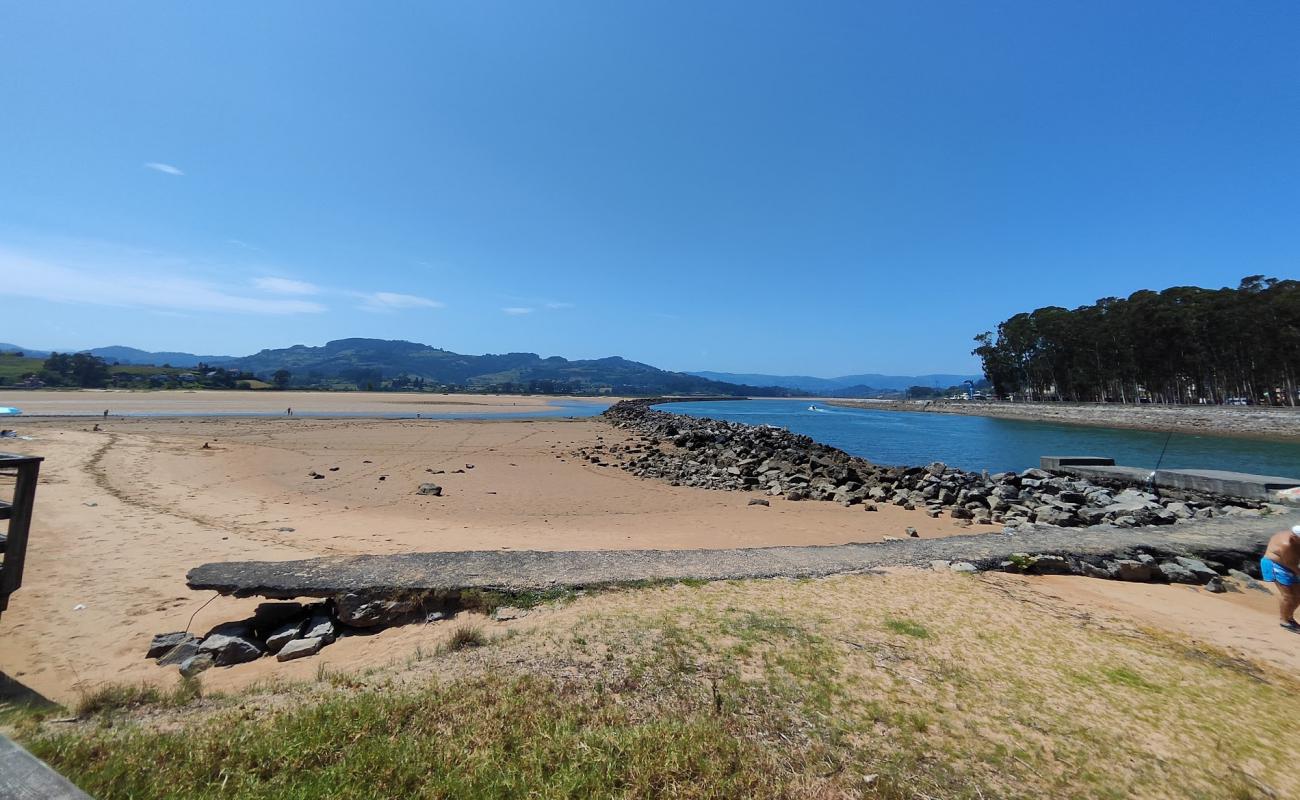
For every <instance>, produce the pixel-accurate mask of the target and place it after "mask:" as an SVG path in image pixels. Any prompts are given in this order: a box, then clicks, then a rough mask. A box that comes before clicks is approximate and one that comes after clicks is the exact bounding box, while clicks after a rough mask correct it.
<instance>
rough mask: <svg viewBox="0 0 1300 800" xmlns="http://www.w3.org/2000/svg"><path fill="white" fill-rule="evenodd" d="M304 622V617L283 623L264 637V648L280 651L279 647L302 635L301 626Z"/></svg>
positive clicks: (274, 651) (305, 622) (273, 651)
mask: <svg viewBox="0 0 1300 800" xmlns="http://www.w3.org/2000/svg"><path fill="white" fill-rule="evenodd" d="M306 624H307V620H306V619H305V618H304V619H296V620H290V621H288V622H286V623H284V624H283V625H281V626H280V627H278V628H276V629H275V630H274V631H272V632H271V634H270V635H269V636H267V637H266V649H267V650H269V651H271V652H272V653H278V652H280V649H281V648H283V647H284V646H285V645H286V644H288V643H289V642H292V641H293V640H294V639H297V638H298V637H299V636H301V635H302V629H303V626H304V625H306Z"/></svg>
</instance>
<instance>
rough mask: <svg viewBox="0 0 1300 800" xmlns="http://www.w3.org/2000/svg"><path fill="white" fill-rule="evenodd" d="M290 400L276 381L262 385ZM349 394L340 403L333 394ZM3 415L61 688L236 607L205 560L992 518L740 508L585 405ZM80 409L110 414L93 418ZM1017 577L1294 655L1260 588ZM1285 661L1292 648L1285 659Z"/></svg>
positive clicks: (51, 675)
mask: <svg viewBox="0 0 1300 800" xmlns="http://www.w3.org/2000/svg"><path fill="white" fill-rule="evenodd" d="M196 394H199V395H200V397H202V395H203V393H196ZM211 394H217V395H218V396H216V397H211V396H210V395H209V396H208V397H203V398H202V400H201V401H200V400H193V399H191V397H190V396H189V395H184V394H171V395H161V394H159V395H152V396H151V395H139V396H133V395H123V394H117V393H115V394H113V395H109V396H110V397H112V399H113V406H114V407H117V408H121V409H127V408H132V407H134V408H140V409H145V408H151V407H156V406H157V405H158V404H160V403H164V402H171V403H172V405H171V406H165V407H168V408H175V407H182V406H184V405H185V404H187V403H191V402H205V403H215V404H218V405H219V406H220V407H221V408H223V409H225V410H229V411H245V410H248V409H249V406H247V405H241V399H239V398H235V397H226V396H224V393H211ZM103 396H104V395H102V394H100V393H94V394H91V395H90V396H85V395H82V396H78V395H77V394H73V393H69V394H68V395H67V398H66V399H62V398H59V397H57V396H55V397H54V399H52V400H49V401H45V402H48V403H49V404H50V405H46V406H42V405H40V404H34V403H32V402H31V401H28V402H27V403H26V405H27V406H28V407H37V408H46V409H48V408H50V407H51V406H53V405H54V404H57V403H64V405H63V406H61V407H62V408H64V409H81V408H93V407H94V406H96V405H102V404H101V403H98V401H99V398H100V397H103ZM34 397H35V396H33V398H34ZM283 398H284V395H278V396H277V397H276V401H275V404H276V405H280V404H281V403H283V402H286V401H285V400H284V399H283ZM317 398H320V399H321V400H320V404H319V405H318V406H317V408H322V409H324V408H329V409H336V410H345V411H358V410H368V409H369V410H372V409H374V408H376V407H384V408H391V407H394V406H397V407H404V408H405V407H412V406H410V405H407V404H408V403H409V402H410V401H408V400H407V399H406V398H403V397H400V396H399V397H397V398H394V397H392V396H391V395H380V396H366V395H356V396H353V395H309V396H304V399H299V398H295V399H294V401H293V402H295V403H297V404H298V405H299V406H301V407H303V408H307V407H308V405H309V402H310V401H311V400H315V399H317ZM349 399H355V404H352V403H348V402H343V401H346V400H349ZM128 400H129V401H132V402H134V403H135V405H134V406H132V405H131V404H130V403H128ZM421 400H422V401H423V402H428V401H427V400H425V399H424V398H423V397H422V398H421ZM325 401H329V402H332V403H334V405H329V406H327V405H325ZM6 402H7V401H6ZM455 402H459V401H455ZM474 402H476V403H478V404H479V405H477V407H476V408H475V409H474V410H512V409H514V408H518V406H511V405H505V404H506V403H518V402H532V403H533V405H531V406H530V407H531V408H538V409H543V408H545V399H544V398H514V397H511V398H474ZM494 404H495V405H494ZM421 407H428V406H421ZM64 413H75V412H71V411H65V412H64ZM14 423H15V425H16V426H17V427H18V428H19V429H20V433H22V434H23V436H25V437H29V438H25V439H19V440H6V441H5V442H4V443H3V444H4V448H5V449H7V450H13V451H19V452H26V453H33V454H39V455H42V456H44V457H45V459H46V461H45V464H44V467H43V469H42V473H41V483H40V488H39V491H38V495H37V509H36V516H35V522H34V525H33V529H32V539H31V546H30V550H29V554H28V560H27V572H26V577H25V581H24V586H23V588H22V589H21V590H20V591H19V592H18V593H17V594H15V595H14V596H13V598H12V600H11V606H10V610H9V611H7V612H6V613H5V615H4V617H3V620H0V642H3V647H0V670H2V671H3V672H4V673H6V674H7V675H9V676H11V677H13V678H15V679H17V680H18V681H20V682H22V683H23V684H25V685H26V686H28V687H30V688H32V689H34V690H36V691H37V692H40V693H41V694H43V695H45V696H47V697H50V698H53V699H55V700H59V701H71V700H75V698H76V697H77V696H78V695H79V694H81V693H83V692H85V691H88V690H90V689H93V688H94V687H96V686H99V685H101V684H103V683H106V682H109V681H119V682H120V681H128V682H135V681H148V682H157V683H161V684H169V683H171V682H172V681H173V680H174V670H170V669H162V668H159V667H157V666H155V665H154V664H153V663H152V662H149V661H146V660H145V659H144V657H143V654H144V652H145V649H146V648H147V645H148V642H149V640H150V638H151V637H152V636H153V635H154V634H156V633H160V632H165V631H173V630H182V629H189V630H192V631H198V632H203V631H206V630H208V629H209V628H210V627H212V626H213V625H216V624H218V623H221V622H225V621H229V620H234V619H239V618H241V617H243V616H245V615H246V614H247V613H248V612H250V611H251V609H252V607H253V606H254V605H255V604H256V603H257V600H255V599H249V600H237V599H231V598H222V597H217V598H214V597H213V595H211V594H207V593H197V592H192V591H190V590H189V589H188V588H187V587H186V585H185V573H186V572H187V571H188V570H189V569H190V568H191V567H194V566H197V565H198V564H201V563H204V562H209V561H222V560H247V559H265V560H289V559H298V558H306V557H312V556H320V555H331V554H362V553H401V552H416V551H433V550H483V549H510V548H514V549H533V550H583V549H620V548H628V549H632V548H637V549H639V548H656V549H675V548H727V547H758V546H774V545H809V544H843V543H847V542H872V541H881V540H883V539H884V538H885V537H889V536H892V537H903V536H905V535H906V533H905V531H906V528H908V527H909V526H910V527H913V528H915V529H916V530H917V532H918V533H919V534H920V536H921V537H923V538H931V537H942V536H951V535H955V534H967V533H971V532H977V531H979V530H981V529H982V528H984V527H985V526H977V527H976V528H974V529H971V528H962V527H958V526H957V525H955V524H954V521H953V520H951V519H948V518H946V517H945V518H940V519H931V518H930V517H927V516H926V515H925V514H924V513H923V512H922V511H919V510H918V511H906V510H904V509H902V508H900V507H897V506H893V505H881V507H880V510H879V511H877V512H874V513H868V512H864V511H863V510H862V508H861V507H850V508H846V507H843V506H840V505H838V504H835V503H809V502H799V503H794V502H788V501H786V500H784V499H783V498H771V500H770V502H771V506H770V507H762V506H750V505H748V501H749V499H750V497H751V496H752V495H750V494H748V493H743V492H718V491H709V490H705V489H696V488H687V487H672V486H669V485H667V484H665V483H662V482H659V481H651V480H642V479H638V478H636V477H634V476H632V475H630V474H628V473H626V472H624V471H622V470H619V469H616V468H613V467H608V466H603V465H595V464H591V463H588V462H585V461H583V460H580V459H578V458H574V457H573V456H572V453H573V452H574V451H575V450H577V449H579V448H589V447H592V446H594V445H596V444H600V443H603V444H605V445H610V444H616V443H619V442H620V441H621V440H622V438H623V436H624V434H623V433H622V432H621V431H619V430H617V429H614V428H612V427H610V426H608V425H606V424H604V423H603V422H601V421H599V420H595V419H583V420H563V419H537V420H414V419H401V420H397V419H364V418H355V419H354V418H347V419H339V418H335V419H311V418H310V417H307V416H302V417H297V416H296V417H294V418H285V417H277V418H248V417H202V416H194V417H183V418H181V417H173V418H149V417H126V418H113V417H111V418H110V419H109V420H107V421H104V420H102V419H100V420H90V419H68V418H46V419H28V418H20V419H18V420H15V421H14ZM94 424H99V425H100V426H101V427H102V428H103V430H101V431H94V430H93V429H92V427H93V425H94ZM205 445H207V446H206V447H205ZM471 465H472V466H471ZM312 473H316V474H319V475H323V476H324V477H322V478H319V479H317V478H313V477H312ZM424 482H434V483H437V484H438V485H440V486H441V487H443V490H444V491H443V496H442V497H432V496H422V495H419V494H417V493H416V489H417V487H418V486H419V485H420V484H421V483H424ZM987 530H988V531H989V532H990V533H991V534H996V533H997V532H999V531H1000V528H999V527H997V526H987ZM1017 580H1021V579H1017ZM1027 584H1028V585H1029V587H1030V590H1032V591H1044V592H1052V593H1054V595H1056V596H1059V597H1061V598H1063V599H1067V600H1070V601H1071V602H1076V603H1080V604H1084V605H1087V604H1094V603H1095V604H1098V605H1099V606H1105V607H1107V608H1109V609H1112V610H1114V611H1116V612H1117V613H1128V614H1131V615H1133V616H1134V618H1135V619H1140V620H1141V621H1142V624H1149V625H1153V626H1164V627H1171V628H1173V629H1175V630H1178V631H1179V632H1181V633H1186V634H1188V635H1192V636H1197V637H1201V638H1203V639H1205V640H1206V641H1210V642H1214V643H1216V644H1218V645H1220V646H1224V647H1230V648H1236V649H1238V650H1240V651H1242V652H1246V653H1253V654H1255V655H1258V656H1259V657H1261V658H1264V659H1266V660H1275V661H1276V660H1277V659H1278V658H1279V656H1278V655H1277V654H1278V653H1279V652H1282V653H1283V654H1285V653H1286V652H1290V651H1287V650H1285V649H1284V648H1280V647H1279V646H1284V645H1286V644H1288V641H1277V640H1278V639H1279V637H1285V636H1286V634H1284V633H1281V632H1279V631H1278V629H1277V628H1276V625H1275V624H1274V623H1273V621H1272V614H1273V611H1272V608H1273V605H1272V603H1273V599H1272V597H1271V596H1269V595H1267V594H1264V593H1258V592H1257V593H1253V594H1251V595H1249V596H1247V597H1245V598H1244V599H1243V598H1242V596H1240V595H1232V596H1231V597H1230V598H1229V599H1228V600H1224V599H1222V598H1221V597H1218V596H1211V595H1208V594H1207V593H1205V592H1203V591H1201V590H1193V589H1189V588H1187V587H1170V586H1142V587H1130V586H1124V585H1118V584H1110V583H1107V582H1102V581H1084V580H1082V579H1062V580H1056V579H1046V580H1028V581H1027ZM1255 594H1258V596H1255ZM191 617H192V619H191ZM530 624H531V623H530ZM444 635H445V630H444V629H443V628H441V627H439V626H408V627H404V628H393V629H389V630H385V631H382V632H380V633H378V634H375V635H372V636H357V637H345V638H344V639H342V640H340V641H339V642H338V643H336V644H334V645H332V646H331V647H330V648H329V650H328V651H327V653H326V654H325V656H323V657H322V660H327V661H328V663H329V664H330V665H331V666H332V667H342V668H365V667H367V666H375V665H382V664H388V663H392V662H393V661H395V660H400V659H402V658H405V657H406V656H407V655H408V654H409V653H410V652H414V651H416V650H418V649H420V648H425V649H428V648H430V647H433V646H435V645H436V643H437V641H438V640H439V639H440V637H443V636H444ZM1292 638H1294V637H1292ZM1279 663H1281V664H1283V665H1284V666H1288V667H1296V666H1300V663H1295V660H1294V658H1293V657H1286V658H1282V659H1281V661H1280V662H1279ZM316 668H317V660H315V659H306V660H303V661H298V662H292V663H288V664H279V663H277V662H275V661H273V660H271V659H263V660H260V661H258V662H255V663H253V664H245V665H241V666H239V667H237V668H233V669H218V670H212V671H210V672H209V673H207V674H206V675H205V676H204V681H205V683H206V684H208V685H211V686H212V687H213V688H218V689H220V688H235V687H239V686H243V685H248V684H249V683H252V682H255V681H258V680H262V679H265V678H268V677H272V676H274V677H290V678H295V677H296V678H303V677H307V676H309V675H311V674H312V673H313V672H314V670H316Z"/></svg>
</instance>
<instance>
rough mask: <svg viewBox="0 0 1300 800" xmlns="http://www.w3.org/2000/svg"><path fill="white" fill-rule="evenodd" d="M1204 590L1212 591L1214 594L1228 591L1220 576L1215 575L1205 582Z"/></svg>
mask: <svg viewBox="0 0 1300 800" xmlns="http://www.w3.org/2000/svg"><path fill="white" fill-rule="evenodd" d="M1205 591H1207V592H1213V593H1214V594H1222V593H1224V592H1226V591H1228V587H1226V586H1224V585H1223V579H1222V578H1220V577H1219V576H1218V575H1215V576H1214V577H1213V578H1211V579H1209V580H1208V581H1206V582H1205Z"/></svg>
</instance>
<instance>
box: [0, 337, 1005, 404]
mask: <svg viewBox="0 0 1300 800" xmlns="http://www.w3.org/2000/svg"><path fill="white" fill-rule="evenodd" d="M14 350H21V351H23V352H24V353H26V354H27V355H29V356H35V357H45V356H47V355H49V351H48V350H36V349H32V348H29V347H20V346H18V345H13V344H6V343H0V351H3V352H9V351H14ZM79 352H87V353H90V354H91V355H95V356H98V357H100V358H103V359H104V360H106V361H108V362H110V363H118V364H132V365H139V364H147V365H155V366H162V365H164V364H167V365H170V366H173V367H182V368H190V367H194V366H195V365H197V364H200V363H204V364H208V365H211V366H221V367H225V368H227V369H238V370H242V371H244V372H251V373H255V374H257V375H259V376H262V377H268V376H270V375H271V373H273V372H275V371H276V370H279V369H287V370H289V371H290V372H291V373H293V378H292V383H293V384H295V385H320V384H328V383H331V382H348V383H354V384H356V385H357V386H367V385H372V384H373V385H375V386H379V385H380V384H381V382H384V381H392V380H393V379H394V378H399V379H403V378H404V379H412V380H414V379H417V378H418V379H421V380H423V381H424V382H427V383H435V384H442V385H450V386H467V387H475V388H478V387H492V386H504V385H506V384H511V385H513V386H516V387H519V386H522V387H525V388H529V389H531V390H534V391H542V392H564V391H573V390H578V391H596V390H600V389H608V390H610V391H611V392H613V393H615V394H657V393H662V394H723V395H754V396H788V395H796V394H812V395H822V396H838V397H872V396H876V395H880V394H891V393H897V392H901V391H905V390H906V389H907V388H908V387H910V386H927V387H934V386H938V387H940V388H946V387H948V386H954V385H957V384H960V383H962V382H963V381H966V380H973V381H978V380H980V379H981V378H982V377H983V376H980V375H949V374H934V375H879V374H875V373H871V374H864V375H845V376H842V377H839V378H814V377H810V376H806V375H764V374H757V373H731V372H669V371H667V370H662V369H658V368H656V367H652V366H650V365H649V364H642V363H640V362H637V361H629V360H627V359H625V358H619V357H617V356H613V357H610V358H599V359H590V360H576V361H570V360H568V359H564V358H560V357H559V356H552V357H550V358H542V357H541V356H539V355H537V354H536V353H504V354H499V355H494V354H489V355H481V356H473V355H462V354H460V353H453V352H451V351H449V350H442V349H440V348H437V347H431V346H429V345H426V344H420V343H418V342H407V341H401V340H389V339H338V340H335V341H332V342H327V343H326V344H324V345H322V346H320V347H309V346H307V345H294V346H293V347H285V348H278V349H268V350H262V351H260V352H258V353H254V354H253V355H251V356H216V355H206V356H205V355H195V354H193V353H179V352H150V351H147V350H139V349H137V348H134V347H121V346H113V347H96V348H92V349H90V350H84V351H79Z"/></svg>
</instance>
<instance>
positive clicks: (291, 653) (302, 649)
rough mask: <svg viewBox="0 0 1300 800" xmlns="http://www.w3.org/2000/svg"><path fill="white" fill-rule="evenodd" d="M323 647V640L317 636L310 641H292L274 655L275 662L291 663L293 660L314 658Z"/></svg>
mask: <svg viewBox="0 0 1300 800" xmlns="http://www.w3.org/2000/svg"><path fill="white" fill-rule="evenodd" d="M324 646H325V640H324V639H322V638H320V637H319V636H317V637H313V638H311V639H293V640H292V641H289V642H286V643H285V645H284V647H282V648H280V652H279V653H277V654H276V656H275V660H276V661H292V660H294V659H295V658H306V657H307V656H314V655H316V654H317V653H319V652H320V649H321V648H322V647H324Z"/></svg>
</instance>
